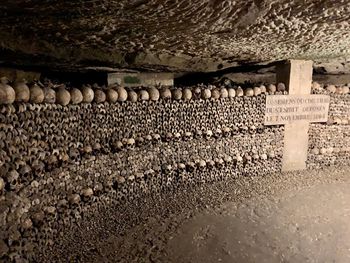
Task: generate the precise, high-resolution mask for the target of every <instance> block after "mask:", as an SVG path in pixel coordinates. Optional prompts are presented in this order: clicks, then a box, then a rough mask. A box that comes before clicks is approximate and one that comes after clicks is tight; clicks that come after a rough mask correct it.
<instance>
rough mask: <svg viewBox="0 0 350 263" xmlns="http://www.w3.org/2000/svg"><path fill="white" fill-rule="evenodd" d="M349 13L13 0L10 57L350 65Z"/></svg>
mask: <svg viewBox="0 0 350 263" xmlns="http://www.w3.org/2000/svg"><path fill="white" fill-rule="evenodd" d="M349 13H350V1H349V0H337V1H334V0H293V1H290V0H236V1H234V0H98V1H97V0H85V1H83V0H80V1H62V0H5V1H4V0H3V1H2V3H1V6H0V14H1V23H0V60H1V61H2V62H6V63H12V64H16V65H27V66H28V65H29V66H33V65H41V66H48V67H80V66H108V67H118V68H138V69H140V68H141V69H155V70H173V71H214V70H217V69H221V68H226V67H232V66H237V65H242V64H247V63H261V62H263V63H266V62H269V61H274V60H281V59H287V58H305V59H313V60H315V61H316V62H319V63H320V62H322V63H323V62H327V63H328V64H325V65H330V66H329V67H331V68H332V67H333V68H334V67H336V68H337V70H340V71H342V70H348V71H350V65H349V64H350V61H349V59H350V25H349V23H350V20H349ZM334 62H335V63H336V65H335V66H334ZM329 63H330V64H329ZM322 65H323V64H322ZM339 67H340V68H339Z"/></svg>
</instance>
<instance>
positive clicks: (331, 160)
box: [308, 83, 350, 169]
mask: <svg viewBox="0 0 350 263" xmlns="http://www.w3.org/2000/svg"><path fill="white" fill-rule="evenodd" d="M312 93H313V94H326V95H330V97H331V102H330V107H329V116H328V122H327V123H322V124H321V123H317V124H316V123H314V124H311V125H310V130H309V154H308V167H309V168H310V169H311V168H320V167H324V166H331V165H337V166H341V165H349V164H350V94H349V86H338V87H336V86H334V85H320V84H318V83H314V84H313V89H312Z"/></svg>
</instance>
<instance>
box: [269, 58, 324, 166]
mask: <svg viewBox="0 0 350 263" xmlns="http://www.w3.org/2000/svg"><path fill="white" fill-rule="evenodd" d="M276 73H277V83H279V82H283V83H285V85H286V87H287V89H288V90H289V95H271V96H267V99H266V112H265V125H281V124H284V125H285V132H284V150H283V160H282V171H294V170H303V169H305V168H306V160H307V153H308V130H309V123H311V122H327V119H328V109H329V101H330V97H329V96H326V95H310V93H311V85H312V61H303V60H288V61H285V62H284V63H281V64H280V65H278V66H277V67H276Z"/></svg>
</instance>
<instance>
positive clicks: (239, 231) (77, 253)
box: [41, 167, 350, 263]
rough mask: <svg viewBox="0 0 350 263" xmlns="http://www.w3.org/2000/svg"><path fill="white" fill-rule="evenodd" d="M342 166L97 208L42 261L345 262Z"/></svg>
mask: <svg viewBox="0 0 350 263" xmlns="http://www.w3.org/2000/svg"><path fill="white" fill-rule="evenodd" d="M349 186H350V167H342V168H337V169H335V168H327V169H325V170H322V171H321V170H320V171H303V172H294V173H285V174H273V175H270V176H266V177H261V176H256V177H242V178H239V179H235V180H232V181H227V182H218V183H215V184H210V185H205V186H197V187H195V188H191V189H188V188H187V189H179V190H178V191H177V192H175V193H167V194H160V195H154V196H148V197H145V198H144V199H142V200H138V201H134V202H133V203H125V204H123V205H117V204H115V205H114V204H110V205H108V206H104V205H103V204H99V205H98V206H96V209H95V210H94V211H91V214H90V215H86V216H85V217H84V219H83V220H82V221H81V222H80V223H79V226H73V227H71V228H69V229H68V228H67V229H65V230H64V232H62V235H61V236H59V237H57V240H55V245H54V246H52V247H50V248H47V249H46V251H45V254H44V255H41V261H43V262H59V261H60V262H67V261H68V260H70V261H74V262H76V261H81V262H204V263H205V262H350V205H349V201H350V187H349Z"/></svg>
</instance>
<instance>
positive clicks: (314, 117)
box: [265, 95, 330, 125]
mask: <svg viewBox="0 0 350 263" xmlns="http://www.w3.org/2000/svg"><path fill="white" fill-rule="evenodd" d="M329 102H330V96H328V95H272V96H267V97H266V109H265V125H281V124H290V123H294V122H309V123H311V122H327V120H328V110H329Z"/></svg>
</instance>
